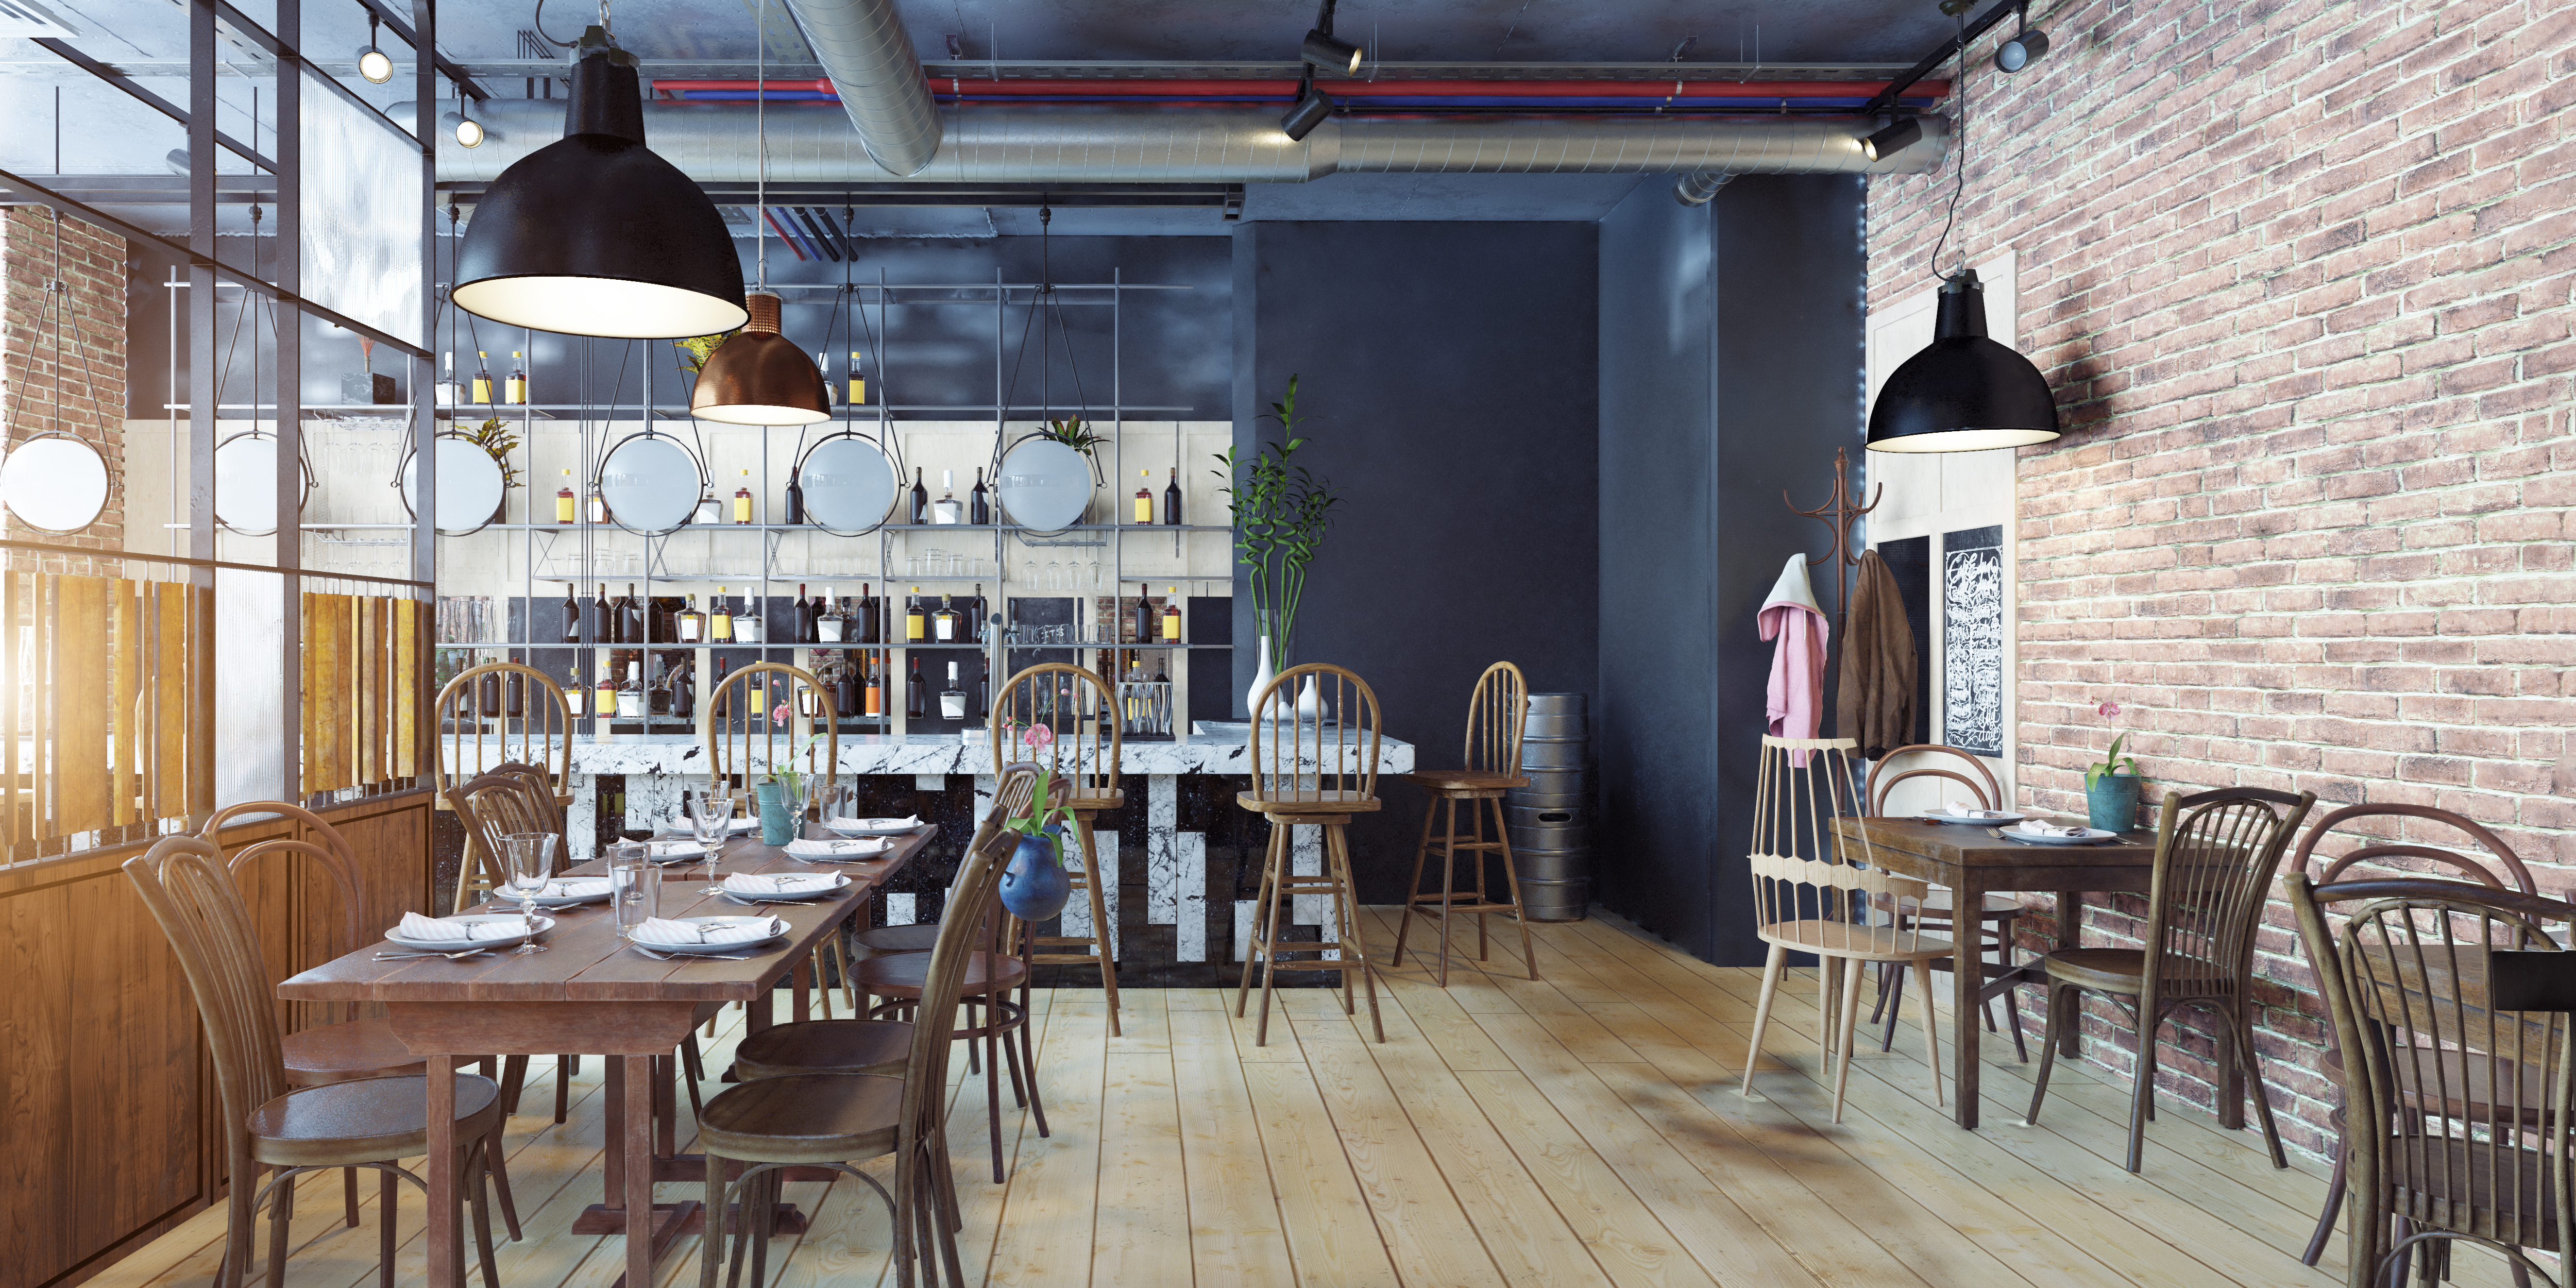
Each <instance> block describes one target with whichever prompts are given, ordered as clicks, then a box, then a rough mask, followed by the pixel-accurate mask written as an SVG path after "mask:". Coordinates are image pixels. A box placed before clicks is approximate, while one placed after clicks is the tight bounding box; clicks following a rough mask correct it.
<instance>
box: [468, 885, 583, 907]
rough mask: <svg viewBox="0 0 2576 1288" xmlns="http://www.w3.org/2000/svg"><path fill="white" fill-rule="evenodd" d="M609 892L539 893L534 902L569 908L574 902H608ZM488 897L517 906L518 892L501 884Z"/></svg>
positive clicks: (499, 902) (506, 904)
mask: <svg viewBox="0 0 2576 1288" xmlns="http://www.w3.org/2000/svg"><path fill="white" fill-rule="evenodd" d="M611 893H612V890H602V891H600V892H599V893H597V894H570V895H565V894H558V895H544V894H541V895H538V896H537V898H536V904H537V906H538V907H540V908H569V907H572V906H573V905H575V904H583V903H606V902H608V896H609V895H610V894H611ZM489 897H490V898H491V900H492V901H493V902H495V903H498V904H502V905H504V906H507V907H512V908H516V907H518V906H519V895H518V892H517V891H515V890H512V889H511V888H509V887H508V886H502V887H500V888H498V889H496V890H493V891H491V892H490V895H489Z"/></svg>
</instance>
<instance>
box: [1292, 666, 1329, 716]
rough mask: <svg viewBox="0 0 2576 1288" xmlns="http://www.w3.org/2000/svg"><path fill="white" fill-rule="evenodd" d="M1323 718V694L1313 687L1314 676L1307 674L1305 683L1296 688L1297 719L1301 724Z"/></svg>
mask: <svg viewBox="0 0 2576 1288" xmlns="http://www.w3.org/2000/svg"><path fill="white" fill-rule="evenodd" d="M1323 718H1324V696H1323V694H1322V693H1320V692H1318V691H1317V690H1316V688H1315V677H1313V676H1311V675H1310V676H1307V677H1306V683H1305V685H1304V686H1303V687H1301V688H1299V689H1298V690H1297V719H1298V721H1299V722H1300V723H1303V724H1314V723H1316V722H1318V721H1320V720H1322V719H1323Z"/></svg>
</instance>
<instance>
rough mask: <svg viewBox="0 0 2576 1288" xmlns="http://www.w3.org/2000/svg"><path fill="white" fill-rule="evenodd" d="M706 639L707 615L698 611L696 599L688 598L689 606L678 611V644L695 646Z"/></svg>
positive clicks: (693, 596) (693, 597)
mask: <svg viewBox="0 0 2576 1288" xmlns="http://www.w3.org/2000/svg"><path fill="white" fill-rule="evenodd" d="M706 637H707V615H706V614H705V613H701V612H699V611H698V597H697V596H695V595H691V596H689V606H688V607H687V608H684V609H682V610H680V642H681V643H683V644H696V643H698V642H700V641H702V640H704V639H706Z"/></svg>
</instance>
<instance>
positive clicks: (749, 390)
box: [689, 291, 832, 425]
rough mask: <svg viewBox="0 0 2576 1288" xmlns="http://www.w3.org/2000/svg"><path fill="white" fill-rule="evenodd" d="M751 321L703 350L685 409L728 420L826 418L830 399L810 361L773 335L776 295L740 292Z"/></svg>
mask: <svg viewBox="0 0 2576 1288" xmlns="http://www.w3.org/2000/svg"><path fill="white" fill-rule="evenodd" d="M743 303H744V304H746V305H748V306H749V307H750V309H751V321H749V322H747V323H744V324H743V328H742V329H741V330H739V331H736V332H734V333H733V336H732V337H731V338H730V339H727V340H726V341H725V342H724V343H723V344H721V345H719V346H717V348H716V351H715V352H714V353H711V354H708V355H707V361H706V365H705V366H703V367H701V368H699V369H698V383H697V387H696V388H695V389H693V390H691V391H690V393H689V414H690V415H692V416H695V417H697V418H698V419H700V420H715V421H723V422H724V423H726V424H729V425H811V424H814V423H815V422H817V421H825V420H830V419H831V418H832V399H831V393H830V391H829V390H827V389H826V388H824V385H823V373H822V372H820V371H817V370H815V369H814V360H813V359H812V358H809V357H807V356H805V351H804V350H802V349H799V348H797V347H796V342H795V341H793V340H790V339H788V338H787V337H786V336H784V335H781V334H779V330H778V306H779V300H778V297H777V296H775V295H772V294H770V293H768V292H767V291H753V292H752V293H750V294H749V295H746V296H744V297H743Z"/></svg>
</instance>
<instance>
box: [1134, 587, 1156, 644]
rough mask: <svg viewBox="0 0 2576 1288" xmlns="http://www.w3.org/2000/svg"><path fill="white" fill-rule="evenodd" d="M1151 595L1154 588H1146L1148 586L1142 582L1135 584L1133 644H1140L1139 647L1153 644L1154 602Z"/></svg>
mask: <svg viewBox="0 0 2576 1288" xmlns="http://www.w3.org/2000/svg"><path fill="white" fill-rule="evenodd" d="M1153 594H1154V588H1153V587H1151V586H1148V585H1146V584H1145V583H1143V582H1141V581H1140V582H1137V583H1136V641H1135V642H1136V643H1138V644H1140V645H1142V644H1151V643H1153V642H1154V600H1153Z"/></svg>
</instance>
